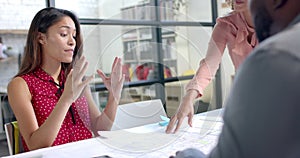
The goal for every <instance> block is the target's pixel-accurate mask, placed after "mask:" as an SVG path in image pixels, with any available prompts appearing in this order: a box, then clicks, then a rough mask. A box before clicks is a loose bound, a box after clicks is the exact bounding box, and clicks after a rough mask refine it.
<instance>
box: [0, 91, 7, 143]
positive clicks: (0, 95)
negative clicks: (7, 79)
mask: <svg viewBox="0 0 300 158" xmlns="http://www.w3.org/2000/svg"><path fill="white" fill-rule="evenodd" d="M6 96H7V90H6V88H4V87H1V86H0V140H2V139H5V132H4V116H3V112H2V110H3V105H2V104H3V103H2V99H4V97H6Z"/></svg>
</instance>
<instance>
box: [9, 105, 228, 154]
mask: <svg viewBox="0 0 300 158" xmlns="http://www.w3.org/2000/svg"><path fill="white" fill-rule="evenodd" d="M222 111H223V110H222V109H219V110H213V111H209V112H206V113H201V114H197V115H195V116H194V117H193V120H194V121H193V126H194V127H193V128H190V127H188V126H187V124H185V125H184V126H185V127H183V128H182V129H181V130H180V132H178V133H177V134H165V132H164V131H165V128H166V127H162V126H160V125H158V123H155V124H149V125H144V126H141V127H135V128H131V129H125V130H119V131H105V132H100V134H101V136H100V137H96V138H92V139H87V140H82V141H78V142H74V143H68V144H64V145H60V146H54V147H50V148H44V149H39V150H35V151H31V152H27V153H22V154H18V155H14V156H10V157H15V158H19V157H20V158H26V157H31V158H32V157H35V158H38V157H43V158H47V157H49V158H50V157H60V158H64V157H72V158H76V157H78V158H84V157H89V158H93V157H94V158H96V157H98V156H101V155H108V156H111V157H116V158H132V157H139V158H147V157H149V158H153V157H165V158H168V157H169V156H170V155H175V152H176V151H178V150H183V149H185V148H189V147H193V148H197V149H200V150H202V151H203V152H204V153H205V154H207V153H209V152H210V151H211V150H212V148H213V147H214V146H215V145H216V143H217V141H218V137H219V134H220V132H221V129H222V126H223V120H222ZM185 122H186V121H185ZM7 158H9V157H7Z"/></svg>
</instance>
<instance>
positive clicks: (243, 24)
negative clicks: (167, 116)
mask: <svg viewBox="0 0 300 158" xmlns="http://www.w3.org/2000/svg"><path fill="white" fill-rule="evenodd" d="M229 3H231V4H232V8H233V11H232V12H230V13H229V14H228V15H226V16H224V17H220V18H218V19H217V24H216V25H215V27H214V29H213V32H212V35H211V39H210V42H209V46H208V50H207V54H206V57H205V58H204V59H203V60H201V62H200V66H199V68H198V70H197V72H196V75H195V76H194V78H193V79H192V80H191V81H190V82H189V83H188V85H187V86H186V94H185V96H183V98H182V101H181V103H180V106H179V107H178V110H177V113H176V114H175V115H174V116H173V117H172V118H171V120H170V123H169V125H168V127H167V129H166V132H167V133H171V132H176V131H178V129H179V127H180V126H181V124H182V121H183V119H184V118H185V117H186V116H187V117H188V124H189V125H190V126H192V118H193V115H194V107H193V101H194V99H195V98H198V97H201V96H202V94H203V90H204V89H205V87H206V86H207V85H208V84H209V82H210V81H211V80H212V78H213V77H214V76H215V74H216V71H217V69H218V67H219V64H220V62H221V60H222V55H223V53H224V50H225V48H226V46H227V48H228V52H229V55H230V57H231V60H232V63H233V65H234V68H235V70H237V69H238V67H239V66H240V65H241V63H242V62H243V61H244V60H245V58H246V57H247V56H248V55H249V53H250V52H251V51H252V50H253V48H254V47H255V46H256V45H257V44H258V40H257V38H256V35H255V30H254V28H253V22H252V21H251V16H250V12H249V10H248V7H247V3H248V1H247V0H232V1H230V2H229ZM175 124H176V128H175V129H174V125H175Z"/></svg>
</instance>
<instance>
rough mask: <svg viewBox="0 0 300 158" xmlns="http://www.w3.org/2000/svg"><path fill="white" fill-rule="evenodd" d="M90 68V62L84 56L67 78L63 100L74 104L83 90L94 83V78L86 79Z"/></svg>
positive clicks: (76, 62) (77, 61)
mask: <svg viewBox="0 0 300 158" xmlns="http://www.w3.org/2000/svg"><path fill="white" fill-rule="evenodd" d="M87 68H88V62H87V61H86V58H85V57H84V56H81V57H80V58H79V59H78V60H76V61H75V64H74V66H73V69H72V70H71V71H70V73H69V74H68V76H67V79H66V82H65V85H64V92H63V94H62V97H61V98H64V99H66V100H67V101H68V102H70V105H71V103H73V102H74V101H75V100H76V99H77V98H78V97H79V96H80V95H81V93H82V91H83V89H84V88H85V87H86V86H87V85H88V84H89V83H90V82H91V81H92V79H93V76H89V77H87V78H85V77H84V75H85V73H86V71H87Z"/></svg>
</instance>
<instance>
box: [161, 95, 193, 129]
mask: <svg viewBox="0 0 300 158" xmlns="http://www.w3.org/2000/svg"><path fill="white" fill-rule="evenodd" d="M197 95H198V93H197V91H195V90H189V91H188V92H187V93H186V94H185V96H184V97H182V100H181V103H180V105H179V107H178V109H177V112H176V114H175V115H174V116H172V117H171V120H170V122H169V125H168V126H167V129H166V133H176V132H177V131H178V130H179V128H180V126H181V124H182V122H183V120H184V118H185V117H186V116H187V117H188V124H189V125H190V126H191V127H192V120H193V115H194V99H195V98H196V96H197ZM174 126H175V127H174ZM174 128H175V129H174Z"/></svg>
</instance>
